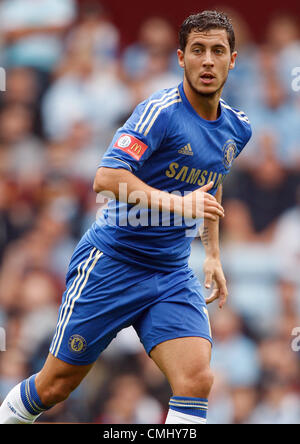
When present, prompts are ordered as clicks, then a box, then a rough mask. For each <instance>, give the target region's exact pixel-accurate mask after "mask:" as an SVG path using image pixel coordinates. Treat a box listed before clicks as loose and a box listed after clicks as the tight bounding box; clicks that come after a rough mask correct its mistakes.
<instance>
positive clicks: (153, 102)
mask: <svg viewBox="0 0 300 444" xmlns="http://www.w3.org/2000/svg"><path fill="white" fill-rule="evenodd" d="M176 92H177V93H178V89H177V88H176V89H172V90H171V91H169V92H168V93H166V94H164V95H163V96H162V97H161V98H160V99H155V100H150V101H149V103H148V104H147V106H146V108H145V110H144V112H143V114H142V115H141V118H140V120H139V122H138V123H137V124H136V126H135V129H134V130H135V131H138V128H139V126H140V125H141V123H142V122H143V120H144V118H145V116H146V114H147V112H148V110H149V108H150V107H151V106H152V105H153V104H155V103H161V102H163V101H164V100H165V99H166V98H167V97H169V96H172V95H173V94H175V93H176Z"/></svg>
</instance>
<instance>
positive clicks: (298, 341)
mask: <svg viewBox="0 0 300 444" xmlns="http://www.w3.org/2000/svg"><path fill="white" fill-rule="evenodd" d="M292 336H295V338H294V339H293V340H292V344H291V347H292V350H293V351H294V352H299V351H300V327H295V328H293V330H292Z"/></svg>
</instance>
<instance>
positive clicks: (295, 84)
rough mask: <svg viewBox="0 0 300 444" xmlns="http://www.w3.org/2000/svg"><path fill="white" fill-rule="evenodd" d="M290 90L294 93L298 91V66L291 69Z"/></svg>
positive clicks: (299, 82) (299, 71)
mask: <svg viewBox="0 0 300 444" xmlns="http://www.w3.org/2000/svg"><path fill="white" fill-rule="evenodd" d="M291 74H292V77H293V80H292V90H293V91H295V92H298V91H300V66H295V67H294V68H293V69H292V73H291Z"/></svg>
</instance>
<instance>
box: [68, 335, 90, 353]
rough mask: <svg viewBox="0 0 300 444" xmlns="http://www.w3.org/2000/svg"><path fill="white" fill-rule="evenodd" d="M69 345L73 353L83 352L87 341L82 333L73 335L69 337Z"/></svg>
mask: <svg viewBox="0 0 300 444" xmlns="http://www.w3.org/2000/svg"><path fill="white" fill-rule="evenodd" d="M68 345H69V349H70V350H71V351H72V352H73V353H83V352H84V351H85V350H86V347H87V342H86V340H85V339H84V338H83V337H82V336H80V335H72V336H70V338H69V341H68Z"/></svg>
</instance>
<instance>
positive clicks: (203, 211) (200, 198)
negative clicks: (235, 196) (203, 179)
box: [182, 182, 224, 221]
mask: <svg viewBox="0 0 300 444" xmlns="http://www.w3.org/2000/svg"><path fill="white" fill-rule="evenodd" d="M213 186H214V182H209V183H208V184H206V185H204V186H203V187H201V188H198V189H197V190H195V191H193V192H192V193H189V194H187V195H186V196H184V197H183V198H182V201H183V215H184V217H187V218H204V219H209V220H212V221H216V220H218V217H224V208H223V207H222V205H220V204H219V202H218V201H217V199H216V198H215V197H214V196H212V195H211V194H210V193H209V192H208V191H210V190H211V189H212V187H213Z"/></svg>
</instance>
